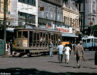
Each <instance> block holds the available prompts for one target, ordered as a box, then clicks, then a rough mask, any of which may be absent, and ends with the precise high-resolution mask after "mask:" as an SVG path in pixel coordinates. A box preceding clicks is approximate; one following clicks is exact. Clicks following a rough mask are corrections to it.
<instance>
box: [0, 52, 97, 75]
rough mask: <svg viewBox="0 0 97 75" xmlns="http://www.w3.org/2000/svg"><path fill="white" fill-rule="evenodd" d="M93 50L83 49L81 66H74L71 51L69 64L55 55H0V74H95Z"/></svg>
mask: <svg viewBox="0 0 97 75" xmlns="http://www.w3.org/2000/svg"><path fill="white" fill-rule="evenodd" d="M94 55H95V52H94V51H85V57H86V61H82V62H81V68H77V67H76V65H77V64H76V61H75V57H74V54H73V52H72V54H71V56H70V62H69V64H65V63H64V60H63V63H58V59H57V55H54V56H53V57H49V56H48V55H47V56H38V57H28V58H23V57H2V56H1V57H0V75H1V73H8V74H9V75H11V74H14V75H18V74H19V75H21V74H22V75H27V74H30V75H59V74H60V75H63V74H67V73H69V75H73V74H89V75H91V74H94V75H96V74H97V65H95V64H94Z"/></svg>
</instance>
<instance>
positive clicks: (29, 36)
mask: <svg viewBox="0 0 97 75" xmlns="http://www.w3.org/2000/svg"><path fill="white" fill-rule="evenodd" d="M14 35H15V37H14V41H13V48H12V55H15V54H16V53H25V54H27V55H31V54H42V53H48V52H49V47H48V46H49V42H50V41H52V42H53V44H54V47H55V48H56V46H57V45H58V44H59V42H60V40H61V39H62V37H61V33H60V32H58V31H54V30H46V29H39V28H33V29H19V28H18V29H15V30H14ZM54 52H56V50H54Z"/></svg>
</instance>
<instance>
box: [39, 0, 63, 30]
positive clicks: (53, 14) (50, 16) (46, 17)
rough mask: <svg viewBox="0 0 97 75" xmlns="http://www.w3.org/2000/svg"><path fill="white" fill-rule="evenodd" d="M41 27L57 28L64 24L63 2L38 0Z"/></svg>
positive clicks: (60, 0)
mask: <svg viewBox="0 0 97 75" xmlns="http://www.w3.org/2000/svg"><path fill="white" fill-rule="evenodd" d="M38 4H39V5H38V7H39V8H38V19H39V26H46V25H49V26H50V27H51V28H55V27H56V26H57V25H62V23H63V12H62V0H38Z"/></svg>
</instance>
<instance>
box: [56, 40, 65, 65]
mask: <svg viewBox="0 0 97 75" xmlns="http://www.w3.org/2000/svg"><path fill="white" fill-rule="evenodd" d="M57 50H58V60H59V63H62V60H63V50H64V46H63V45H62V44H61V42H60V44H59V45H58V46H57Z"/></svg>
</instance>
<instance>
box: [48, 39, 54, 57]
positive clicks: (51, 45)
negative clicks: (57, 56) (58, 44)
mask: <svg viewBox="0 0 97 75" xmlns="http://www.w3.org/2000/svg"><path fill="white" fill-rule="evenodd" d="M53 47H54V46H53V43H52V41H50V45H49V55H50V56H51V57H52V56H53Z"/></svg>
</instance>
